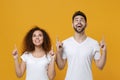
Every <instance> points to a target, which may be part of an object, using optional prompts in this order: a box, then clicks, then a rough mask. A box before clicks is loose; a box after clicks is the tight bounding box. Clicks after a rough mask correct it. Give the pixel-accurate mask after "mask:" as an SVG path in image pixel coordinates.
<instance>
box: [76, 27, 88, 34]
mask: <svg viewBox="0 0 120 80" xmlns="http://www.w3.org/2000/svg"><path fill="white" fill-rule="evenodd" d="M85 28H86V27H83V28H82V29H81V30H78V29H77V28H75V27H74V30H75V31H76V32H77V33H82V32H83V31H84V30H85Z"/></svg>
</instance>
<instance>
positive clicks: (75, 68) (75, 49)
mask: <svg viewBox="0 0 120 80" xmlns="http://www.w3.org/2000/svg"><path fill="white" fill-rule="evenodd" d="M63 48H64V49H63V55H62V57H63V59H67V61H68V69H67V74H66V78H65V80H92V71H91V63H92V60H93V59H95V60H98V59H100V47H99V44H98V42H97V41H96V40H94V39H92V38H90V37H87V38H86V39H85V40H84V41H83V42H82V43H78V42H77V41H76V40H75V39H74V37H70V38H68V39H66V40H64V41H63Z"/></svg>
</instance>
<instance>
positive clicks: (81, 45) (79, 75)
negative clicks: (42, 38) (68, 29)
mask: <svg viewBox="0 0 120 80" xmlns="http://www.w3.org/2000/svg"><path fill="white" fill-rule="evenodd" d="M72 25H73V29H74V31H75V32H74V35H73V36H72V37H70V38H68V39H66V40H64V41H63V42H62V43H61V42H60V41H58V40H57V43H56V46H57V55H56V63H57V66H58V68H59V69H63V68H64V67H65V64H66V61H67V62H68V69H67V74H66V78H65V80H92V70H91V64H92V60H93V59H94V61H95V63H96V66H97V67H98V68H99V69H101V70H102V69H103V67H104V65H105V62H106V55H107V50H106V45H105V42H104V40H102V41H101V42H100V44H99V43H98V42H97V41H96V40H94V39H92V38H91V37H88V36H87V35H86V33H85V29H86V26H87V18H86V15H85V14H84V13H83V12H81V11H77V12H75V13H74V14H73V17H72ZM100 48H101V50H102V51H101V52H102V54H101V53H100Z"/></svg>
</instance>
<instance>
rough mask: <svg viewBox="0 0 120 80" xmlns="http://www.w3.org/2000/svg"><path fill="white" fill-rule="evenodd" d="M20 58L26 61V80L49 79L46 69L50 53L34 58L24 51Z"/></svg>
mask: <svg viewBox="0 0 120 80" xmlns="http://www.w3.org/2000/svg"><path fill="white" fill-rule="evenodd" d="M21 58H22V60H23V61H24V62H26V80H49V79H48V75H47V69H48V64H49V63H50V60H51V58H50V55H47V56H46V55H44V56H43V57H41V58H36V57H34V56H33V55H32V54H31V53H29V54H28V53H27V52H25V53H24V54H23V55H22V56H21Z"/></svg>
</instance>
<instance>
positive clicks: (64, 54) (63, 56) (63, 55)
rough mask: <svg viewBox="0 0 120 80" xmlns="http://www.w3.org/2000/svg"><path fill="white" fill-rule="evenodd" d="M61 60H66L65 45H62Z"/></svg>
mask: <svg viewBox="0 0 120 80" xmlns="http://www.w3.org/2000/svg"><path fill="white" fill-rule="evenodd" d="M62 58H63V59H66V58H67V55H66V48H65V45H64V44H63V54H62Z"/></svg>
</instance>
